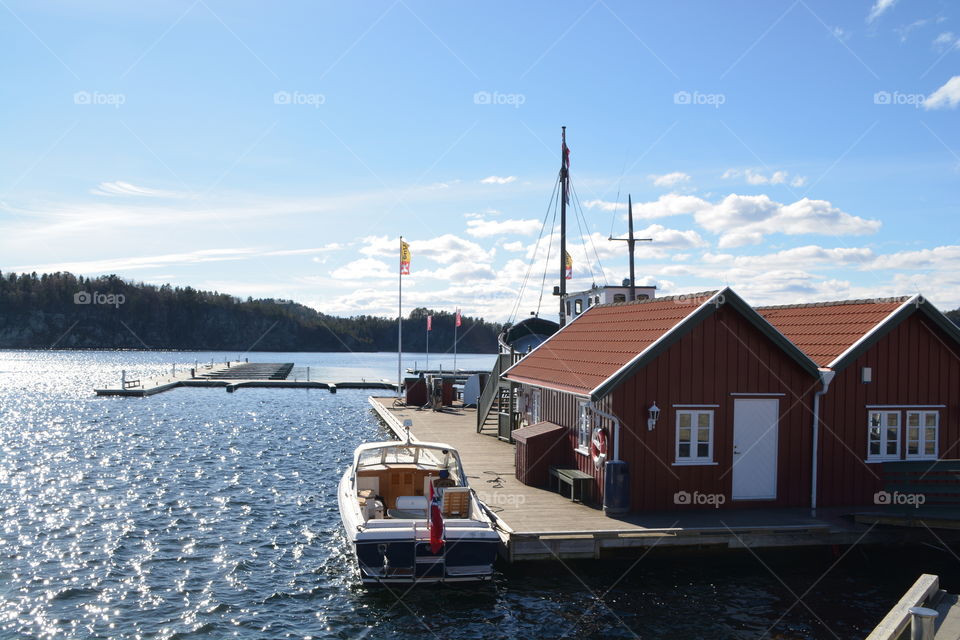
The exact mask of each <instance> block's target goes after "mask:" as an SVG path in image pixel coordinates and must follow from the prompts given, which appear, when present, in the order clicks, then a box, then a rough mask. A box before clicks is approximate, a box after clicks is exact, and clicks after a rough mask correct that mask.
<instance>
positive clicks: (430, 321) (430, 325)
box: [427, 316, 433, 331]
mask: <svg viewBox="0 0 960 640" xmlns="http://www.w3.org/2000/svg"><path fill="white" fill-rule="evenodd" d="M427 331H433V316H427Z"/></svg>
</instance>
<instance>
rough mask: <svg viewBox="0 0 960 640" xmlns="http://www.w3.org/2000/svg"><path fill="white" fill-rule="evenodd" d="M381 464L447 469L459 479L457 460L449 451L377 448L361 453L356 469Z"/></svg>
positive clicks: (405, 446) (397, 447) (403, 447)
mask: <svg viewBox="0 0 960 640" xmlns="http://www.w3.org/2000/svg"><path fill="white" fill-rule="evenodd" d="M383 464H415V465H417V466H419V467H436V468H440V469H447V470H449V471H450V473H451V475H453V476H454V478H459V477H460V468H459V465H458V464H457V458H456V456H455V455H452V454H451V451H450V450H449V449H428V448H422V447H417V446H415V445H400V444H398V445H396V446H390V447H378V448H376V449H368V450H367V451H361V452H360V456H359V457H358V459H357V466H358V467H373V466H377V465H383Z"/></svg>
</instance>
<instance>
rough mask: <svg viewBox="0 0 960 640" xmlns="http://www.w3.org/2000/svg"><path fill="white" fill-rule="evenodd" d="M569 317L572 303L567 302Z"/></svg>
mask: <svg viewBox="0 0 960 640" xmlns="http://www.w3.org/2000/svg"><path fill="white" fill-rule="evenodd" d="M567 315H570V301H569V300H567Z"/></svg>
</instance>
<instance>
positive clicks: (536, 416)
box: [530, 387, 540, 424]
mask: <svg viewBox="0 0 960 640" xmlns="http://www.w3.org/2000/svg"><path fill="white" fill-rule="evenodd" d="M538 422H540V389H537V388H536V387H534V388H533V390H532V391H531V392H530V424H537V423H538Z"/></svg>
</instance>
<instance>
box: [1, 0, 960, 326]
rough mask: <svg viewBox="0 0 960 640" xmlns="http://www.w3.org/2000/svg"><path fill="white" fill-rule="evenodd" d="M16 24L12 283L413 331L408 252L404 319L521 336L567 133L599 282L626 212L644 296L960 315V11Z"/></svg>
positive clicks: (181, 18)
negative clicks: (730, 292) (452, 322)
mask: <svg viewBox="0 0 960 640" xmlns="http://www.w3.org/2000/svg"><path fill="white" fill-rule="evenodd" d="M0 16H2V18H0V48H2V53H3V57H4V60H5V61H6V64H5V65H4V70H3V74H4V82H2V83H0V99H2V103H3V111H4V117H3V118H2V120H0V131H2V138H3V145H2V147H0V269H2V270H4V271H34V270H36V271H38V272H39V271H55V270H69V271H73V272H75V273H82V274H86V275H94V274H101V273H116V274H118V275H121V276H123V277H126V278H130V279H133V280H138V281H144V282H151V283H163V282H171V283H173V284H179V285H191V286H194V287H198V288H204V289H216V290H219V291H224V292H228V293H233V294H236V295H239V296H247V295H252V296H270V297H282V298H290V299H294V300H297V301H300V302H303V303H306V304H309V305H311V306H315V307H316V308H318V309H320V310H323V311H327V312H333V313H337V314H341V315H352V314H358V313H373V314H382V315H392V314H394V313H395V308H396V301H395V296H396V291H395V288H396V278H397V275H396V274H397V261H396V257H397V256H396V253H397V242H398V241H397V238H398V236H399V235H400V234H403V235H404V237H406V238H407V239H409V240H410V241H411V243H412V251H413V274H412V275H411V276H410V277H406V278H405V281H404V288H405V305H406V306H407V308H408V309H409V308H411V307H412V306H414V305H424V306H432V307H434V308H437V309H452V308H453V307H455V306H460V307H462V308H463V309H464V311H465V312H466V313H470V314H479V315H484V316H486V317H488V318H490V319H496V320H504V319H507V317H508V316H509V315H510V313H511V309H513V308H514V306H515V305H514V302H515V300H516V299H517V295H518V291H519V287H520V283H521V282H522V280H523V278H524V274H525V273H527V269H528V266H527V265H528V264H529V263H530V260H531V258H533V259H534V260H535V265H534V267H533V269H532V271H533V273H534V274H535V275H534V276H531V281H535V284H534V285H530V286H528V287H527V288H526V290H525V295H524V298H523V299H522V300H521V302H520V304H519V305H518V308H519V309H520V313H521V314H522V315H525V314H526V313H528V312H529V311H530V310H533V309H535V308H536V307H537V303H538V296H539V292H540V282H541V279H542V275H543V263H544V261H543V258H545V257H546V242H542V243H541V245H540V247H539V249H537V250H535V249H534V245H535V242H536V239H537V234H538V232H539V230H540V224H541V222H542V219H543V217H544V214H545V213H546V212H547V206H548V203H549V200H550V194H551V190H552V188H553V184H554V181H555V179H556V174H557V170H558V168H559V137H560V136H559V134H560V126H561V125H566V126H567V127H568V143H569V146H570V148H571V172H572V179H573V183H574V186H575V188H576V190H577V195H578V197H579V202H580V204H581V205H582V210H583V213H584V223H585V224H586V226H587V227H588V229H587V230H584V234H581V233H580V230H579V229H578V228H577V225H576V223H575V218H573V217H571V228H572V229H573V234H572V235H573V237H572V238H571V239H570V243H571V253H572V255H573V258H574V262H575V266H574V271H575V276H576V277H575V279H574V281H573V282H572V283H571V285H570V286H571V287H573V288H574V289H576V288H582V287H586V286H589V285H590V284H591V282H593V281H596V282H598V283H603V282H604V281H608V282H610V283H616V282H619V281H620V279H622V278H623V277H624V276H625V275H626V272H627V267H626V254H625V247H624V245H623V243H611V242H608V241H607V237H608V236H609V235H610V233H611V231H612V232H613V233H614V234H619V235H622V234H623V233H624V232H625V229H626V223H625V221H624V218H623V213H624V206H623V203H624V202H625V200H626V194H627V193H630V194H632V196H633V200H634V203H635V205H636V206H635V213H636V216H637V229H638V231H640V232H641V233H643V234H645V235H649V236H652V237H653V238H654V242H653V243H651V244H650V245H646V246H643V247H642V249H641V250H640V252H639V253H640V255H639V261H638V265H637V273H638V277H639V278H642V281H643V282H645V283H650V284H656V285H657V286H658V287H659V288H660V290H661V292H662V293H665V294H666V293H683V292H690V291H698V290H705V289H711V288H715V287H717V286H722V285H727V284H728V285H731V286H733V287H734V288H735V289H736V290H737V291H739V292H740V293H741V294H742V295H743V296H744V297H745V298H747V299H748V300H750V301H751V302H754V303H790V302H805V301H813V300H831V299H842V298H860V297H876V296H887V295H901V294H912V293H915V292H917V291H919V292H922V293H924V294H925V295H926V296H927V297H929V298H930V299H931V300H932V301H933V302H935V303H936V304H937V305H939V306H940V307H941V308H945V309H947V308H954V307H957V306H958V305H960V275H957V274H958V267H960V225H958V224H957V222H956V219H957V213H958V194H960V192H958V188H957V187H958V186H960V185H958V183H960V127H958V126H957V118H958V113H960V110H958V105H960V7H957V6H956V5H955V4H953V3H949V2H946V1H941V2H933V1H931V2H922V1H916V2H906V1H905V0H901V1H900V2H897V1H896V0H892V1H891V0H866V1H863V2H855V1H851V2H843V3H836V2H814V1H809V0H808V1H799V0H798V1H795V2H793V1H784V2H780V1H771V2H762V3H760V2H746V1H744V2H723V3H718V2H677V3H650V2H644V3H637V2H615V1H613V0H603V1H597V2H589V1H587V2H563V3H556V2H529V3H514V2H484V3H472V4H466V3H441V2H417V1H414V0H397V1H395V2H392V1H389V0H388V1H386V2H364V3H319V2H302V3H301V2H285V3H254V2H219V1H215V0H184V1H179V0H169V1H167V2H162V3H161V2H155V3H135V4H131V3H126V2H117V1H112V0H91V1H90V2H86V3H83V5H82V6H78V5H77V3H73V2H67V1H66V0H60V1H48V2H41V3H34V2H20V1H14V0H2V2H0ZM585 237H587V239H586V240H585V239H584V238H585ZM584 246H586V247H587V251H586V252H585V251H584ZM552 250H553V252H554V253H553V255H554V256H556V244H554V245H553V249H552ZM535 254H536V255H535ZM598 258H599V260H598ZM556 262H557V260H556V259H555V258H554V259H551V262H550V272H549V273H548V285H552V284H554V281H555V275H554V273H553V272H554V271H555V269H554V263H556ZM553 305H554V302H553V298H551V297H550V296H545V299H544V301H543V310H544V311H545V312H546V311H547V310H551V309H552V306H553Z"/></svg>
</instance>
